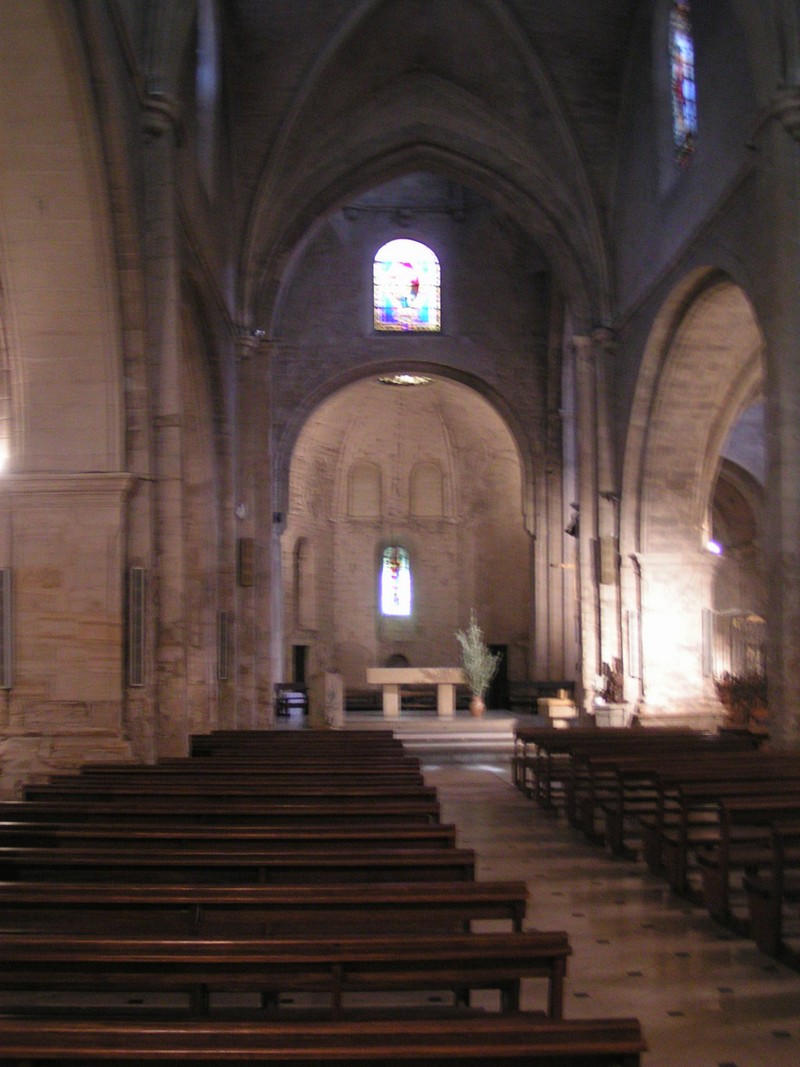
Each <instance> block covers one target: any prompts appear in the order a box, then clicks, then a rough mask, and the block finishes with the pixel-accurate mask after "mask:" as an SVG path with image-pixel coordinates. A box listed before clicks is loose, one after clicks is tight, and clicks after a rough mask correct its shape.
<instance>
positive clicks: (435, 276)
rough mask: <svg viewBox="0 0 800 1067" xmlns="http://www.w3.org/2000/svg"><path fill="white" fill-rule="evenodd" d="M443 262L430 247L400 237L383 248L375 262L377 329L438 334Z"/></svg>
mask: <svg viewBox="0 0 800 1067" xmlns="http://www.w3.org/2000/svg"><path fill="white" fill-rule="evenodd" d="M440 293H441V287H440V270H439V260H438V259H437V258H436V256H435V255H434V253H433V252H432V251H431V249H430V248H428V247H427V246H426V245H423V244H421V243H420V242H419V241H411V240H409V239H407V238H397V239H396V240H394V241H389V243H388V244H385V245H384V246H383V247H382V248H379V249H378V251H377V253H376V255H375V260H374V262H373V303H374V312H375V314H374V325H375V329H376V330H392V331H412V332H413V331H428V332H430V331H438V330H439V329H441V326H440V318H441V316H440Z"/></svg>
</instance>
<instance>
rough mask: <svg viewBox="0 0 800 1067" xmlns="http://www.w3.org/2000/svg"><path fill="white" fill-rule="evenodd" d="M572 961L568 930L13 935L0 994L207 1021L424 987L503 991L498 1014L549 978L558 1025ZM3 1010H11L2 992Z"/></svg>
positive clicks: (3, 945) (4, 952) (460, 996)
mask: <svg viewBox="0 0 800 1067" xmlns="http://www.w3.org/2000/svg"><path fill="white" fill-rule="evenodd" d="M569 955H570V947H569V941H568V938H567V935H566V933H564V932H563V931H529V932H525V933H516V932H515V933H505V934H498V933H480V934H478V933H469V934H453V933H448V934H445V935H443V936H442V935H438V934H421V935H420V934H411V933H410V932H406V933H404V934H361V935H354V936H342V935H337V936H335V937H320V936H317V937H288V936H283V937H280V938H277V939H275V938H253V937H247V938H237V939H222V938H203V937H201V936H199V935H198V936H194V937H192V938H177V937H162V936H151V937H137V938H131V937H125V936H123V937H118V936H106V937H103V936H96V935H88V934H84V935H75V934H71V935H70V934H63V935H61V936H59V937H58V938H54V937H52V936H51V935H49V934H15V933H5V934H4V936H3V937H2V938H0V991H15V992H18V993H19V992H25V993H30V994H32V997H31V1000H30V1002H29V1003H28V1004H27V1005H26V1003H25V1001H24V998H23V999H21V998H20V997H19V996H18V997H15V998H14V1002H13V1006H12V1007H11V1010H12V1011H14V1010H16V1011H19V1010H30V1008H31V1007H35V1006H36V1004H37V1003H38V1004H39V1010H40V1011H43V1012H44V1013H46V1012H47V1009H46V1008H44V1009H43V1008H42V994H46V993H62V994H64V993H69V994H71V996H70V997H69V998H68V999H69V1000H70V1001H71V1003H70V1005H69V1010H70V1012H77V1011H81V1010H85V1009H86V1008H87V1007H89V1008H90V1010H91V1011H93V1012H97V1010H98V1009H97V1008H96V1007H92V1003H93V1002H92V1001H87V1000H86V999H85V996H81V995H80V994H84V995H85V994H86V993H98V992H113V991H117V992H120V991H122V992H130V993H133V994H141V993H153V992H156V993H165V992H169V993H180V994H186V995H187V999H188V1010H189V1012H190V1013H192V1014H202V1015H207V1014H208V1013H209V1012H210V1011H211V1010H212V1008H213V1003H212V994H213V993H219V992H226V993H230V992H239V993H257V994H259V996H260V997H261V998H262V1006H266V1005H267V1004H268V1005H270V1006H271V1007H272V1010H273V1011H278V1012H280V1011H282V1010H284V1009H282V1008H279V1007H278V996H279V994H286V993H298V992H302V993H320V994H324V995H325V999H326V1003H325V1004H324V1005H323V1006H321V1008H320V1010H321V1011H323V1012H325V1013H328V1012H329V1013H330V1014H331V1015H332V1016H334V1017H335V1016H338V1015H340V1014H342V1013H343V1012H345V1011H346V1010H347V1007H348V1005H347V1002H346V998H347V996H348V994H354V993H358V994H363V993H373V994H374V993H386V992H396V991H421V990H432V991H449V992H451V993H454V994H455V995H456V998H457V1000H459V1001H463V1002H465V1003H468V1002H469V994H470V993H471V992H473V991H475V990H496V991H498V992H499V994H500V1009H499V1010H500V1011H519V1009H520V991H521V985H522V981H523V980H525V979H533V978H543V979H545V980H546V984H547V996H546V1007H545V1009H544V1010H545V1013H546V1014H547V1015H548V1016H549V1017H550V1018H555V1019H558V1018H561V1017H562V1015H563V997H564V975H565V973H566V965H567V958H568V957H569ZM72 994H77V995H76V996H72ZM267 998H268V999H267ZM351 1006H352V1005H351ZM0 1007H1V1008H2V1009H3V1010H5V1008H6V1007H8V1005H3V1004H2V997H0Z"/></svg>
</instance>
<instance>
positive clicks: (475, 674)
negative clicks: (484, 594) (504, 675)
mask: <svg viewBox="0 0 800 1067" xmlns="http://www.w3.org/2000/svg"><path fill="white" fill-rule="evenodd" d="M456 640H457V641H458V643H459V645H460V646H461V660H462V663H463V666H464V674H465V675H466V676H467V684H468V685H469V687H470V690H471V692H472V693H473V695H474V696H476V697H479V698H480V699H481V700H482V699H483V697H484V695H485V694H486V690H487V689H488V688H489V685H490V683H491V681H492V678H494V676H495V674H496V673H497V668H498V667H499V666H500V658H501V656H500V653H499V652H498V653H494V652H490V651H489V647H488V645H487V644H486V642H485V641H484V639H483V630H481V628H480V626H479V625H478V617H477V615H476V614H475V609H474V608H472V610H471V611H470V613H469V626H468V627H467V628H466V630H456Z"/></svg>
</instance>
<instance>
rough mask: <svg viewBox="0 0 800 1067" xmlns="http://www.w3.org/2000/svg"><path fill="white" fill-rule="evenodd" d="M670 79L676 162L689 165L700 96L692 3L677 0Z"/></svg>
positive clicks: (672, 22)
mask: <svg viewBox="0 0 800 1067" xmlns="http://www.w3.org/2000/svg"><path fill="white" fill-rule="evenodd" d="M669 53H670V76H671V86H672V143H673V145H674V148H675V159H676V160H677V162H678V163H686V162H687V161H688V160H689V159H690V157H691V155H692V153H693V152H694V146H695V140H696V138H697V97H696V94H695V81H694V39H693V37H692V27H691V23H690V20H689V0H676V2H675V3H673V5H672V10H671V12H670V17H669Z"/></svg>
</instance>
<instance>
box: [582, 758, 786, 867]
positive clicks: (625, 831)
mask: <svg viewBox="0 0 800 1067" xmlns="http://www.w3.org/2000/svg"><path fill="white" fill-rule="evenodd" d="M765 759H766V757H765V755H763V754H761V753H759V752H757V751H754V750H750V749H745V750H742V751H736V750H735V749H734V750H731V749H730V748H729V742H724V743H723V744H722V745H721V746H712V747H705V746H703V745H700V746H695V745H688V746H685V747H680V746H677V747H675V746H673V745H672V744H671V743H670V744H668V745H666V746H665V750H664V751H660V750H657V751H654V752H652V753H642V752H639V753H623V754H619V755H611V756H607V757H590V758H589V760H588V761H587V773H588V775H589V777H590V778H591V779H594V781H593V782H592V783H591V784H589V785H587V786H586V787H585V797H586V799H585V800H584V805H585V808H584V812H583V820H584V821H585V822H586V823H587V824H588V826H587V827H586V829H587V833H589V834H591V832H592V830H594V831H595V833H596V832H597V831H596V827H594V825H593V824H594V821H595V819H596V817H597V815H598V814H600V815H601V816H602V818H603V820H604V823H605V829H604V835H603V836H604V840H605V843H606V845H607V847H608V849H609V851H610V852H611V853H612V855H618V856H629V857H630V856H636V855H637V854H638V852H639V849H640V846H641V845H643V846H644V851H645V855H646V857H647V858H648V859H649V860H654V862H653V863H652V865H651V869H652V870H653V871H654V873H658V872H659V871H660V870H661V860H660V853H658V854H657V853H656V852H654V851H653V849H654V845H655V846H656V847H657V848H658V849H660V844H657V842H656V841H653V840H652V837H653V833H652V832H650V835H649V836H648V831H656V829H658V830H660V828H661V826H662V824H663V822H664V820H665V819H669V818H673V819H675V818H677V814H676V813H677V804H676V803H675V800H674V790H673V795H670V793H669V788H668V781H669V779H670V776H671V777H672V779H673V780H674V781H677V780H679V779H681V778H682V779H683V780H687V781H688V780H690V779H691V778H692V776H693V775H695V774H696V773H699V774H700V775H703V776H704V777H706V778H708V777H711V776H712V775H713V774H714V773H716V772H715V771H714V770H712V768H718V769H719V771H718V773H719V776H720V777H725V776H730V775H731V774H736V773H742V774H744V770H743V768H745V767H746V766H748V765H753V766H755V767H758V766H759V765H760V764H759V761H761V763H763V762H764V761H765ZM736 769H738V770H736ZM636 838H638V840H636V841H635V843H632V842H633V841H634V839H636ZM656 856H657V858H656Z"/></svg>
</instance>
